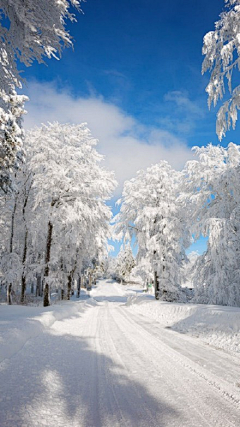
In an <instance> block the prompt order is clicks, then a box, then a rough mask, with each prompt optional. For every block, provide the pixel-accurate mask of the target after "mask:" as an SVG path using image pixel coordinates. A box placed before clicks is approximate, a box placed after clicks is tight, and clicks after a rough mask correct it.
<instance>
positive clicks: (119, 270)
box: [116, 243, 136, 283]
mask: <svg viewBox="0 0 240 427" xmlns="http://www.w3.org/2000/svg"><path fill="white" fill-rule="evenodd" d="M135 264H136V262H135V258H134V256H133V254H132V249H131V246H130V243H127V244H126V245H125V246H122V247H121V249H120V251H119V253H118V256H117V258H116V274H117V276H118V278H119V279H120V280H121V282H122V283H123V282H126V281H128V280H129V277H130V274H131V271H132V269H133V268H134V267H135Z"/></svg>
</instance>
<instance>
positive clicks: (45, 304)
mask: <svg viewBox="0 0 240 427" xmlns="http://www.w3.org/2000/svg"><path fill="white" fill-rule="evenodd" d="M49 305H50V302H49V284H48V283H45V286H44V293H43V307H48V306H49Z"/></svg>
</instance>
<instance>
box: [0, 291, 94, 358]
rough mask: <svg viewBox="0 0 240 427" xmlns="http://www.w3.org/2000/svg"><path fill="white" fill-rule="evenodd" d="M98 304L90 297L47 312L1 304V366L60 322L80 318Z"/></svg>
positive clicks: (59, 305) (67, 302) (51, 308)
mask: <svg viewBox="0 0 240 427" xmlns="http://www.w3.org/2000/svg"><path fill="white" fill-rule="evenodd" d="M94 304H95V302H94V300H92V299H86V295H84V296H83V299H81V300H79V301H78V300H76V301H75V302H73V301H71V302H69V301H61V302H59V304H55V305H52V306H50V307H47V308H44V307H28V306H20V305H11V306H8V305H6V304H0V363H1V362H2V361H3V360H4V359H8V358H10V357H12V356H13V355H14V354H15V353H17V352H18V351H19V350H20V349H21V348H22V347H23V346H24V345H25V343H26V342H27V341H28V340H29V339H31V338H34V337H37V336H38V335H39V334H40V333H41V332H44V331H45V330H46V329H48V328H50V327H51V326H52V325H53V324H54V323H55V322H56V321H58V320H63V319H66V318H69V317H73V316H77V315H79V314H80V313H81V312H83V311H84V310H85V309H86V308H87V307H88V306H89V305H94Z"/></svg>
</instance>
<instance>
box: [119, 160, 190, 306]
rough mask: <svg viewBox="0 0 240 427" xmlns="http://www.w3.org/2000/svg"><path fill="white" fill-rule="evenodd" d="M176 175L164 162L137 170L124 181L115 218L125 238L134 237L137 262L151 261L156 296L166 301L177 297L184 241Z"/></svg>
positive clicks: (177, 176) (177, 175)
mask: <svg viewBox="0 0 240 427" xmlns="http://www.w3.org/2000/svg"><path fill="white" fill-rule="evenodd" d="M179 174H180V173H178V172H176V171H174V170H173V169H172V168H171V167H170V165H169V164H168V163H167V162H164V161H162V162H160V163H159V164H157V165H154V166H152V167H150V168H148V169H147V170H146V171H144V170H142V171H139V172H138V174H137V177H136V178H134V179H132V180H130V181H128V182H125V185H124V190H123V196H122V206H121V210H120V213H119V214H118V215H117V217H116V221H117V225H116V229H117V231H118V232H122V233H123V235H124V236H125V239H126V240H128V239H130V238H131V236H133V235H134V236H135V237H136V243H137V245H138V254H137V261H138V262H141V260H142V259H145V258H147V259H148V260H149V262H150V264H151V267H152V274H153V275H154V277H155V289H156V298H159V297H160V298H161V299H168V300H173V299H177V298H178V297H179V294H180V282H181V278H180V267H181V264H182V261H183V259H184V246H185V244H187V237H185V231H186V230H185V221H184V217H185V213H184V212H183V210H182V206H181V203H180V202H178V200H177V198H178V192H179V189H178V182H179V178H180V175H179ZM120 202H121V201H120ZM186 235H187V234H186Z"/></svg>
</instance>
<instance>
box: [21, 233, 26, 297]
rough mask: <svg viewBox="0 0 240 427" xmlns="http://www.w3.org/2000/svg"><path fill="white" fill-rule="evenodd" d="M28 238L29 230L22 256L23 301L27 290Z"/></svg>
mask: <svg viewBox="0 0 240 427" xmlns="http://www.w3.org/2000/svg"><path fill="white" fill-rule="evenodd" d="M27 240H28V231H27V230H26V231H25V238H24V248H23V257H22V264H23V272H22V287H21V303H22V304H23V303H24V300H25V292H26V277H25V262H26V258H27Z"/></svg>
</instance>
